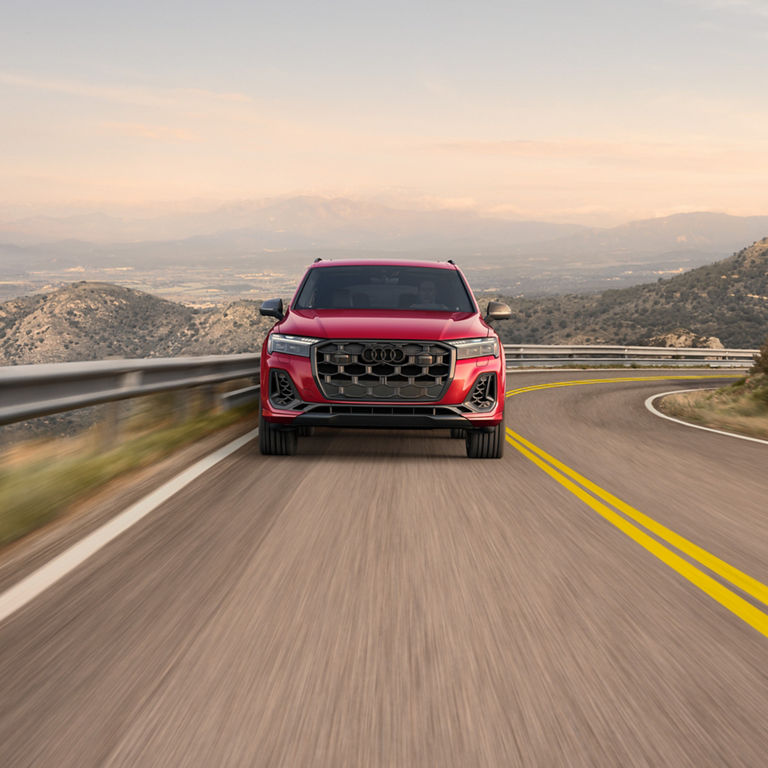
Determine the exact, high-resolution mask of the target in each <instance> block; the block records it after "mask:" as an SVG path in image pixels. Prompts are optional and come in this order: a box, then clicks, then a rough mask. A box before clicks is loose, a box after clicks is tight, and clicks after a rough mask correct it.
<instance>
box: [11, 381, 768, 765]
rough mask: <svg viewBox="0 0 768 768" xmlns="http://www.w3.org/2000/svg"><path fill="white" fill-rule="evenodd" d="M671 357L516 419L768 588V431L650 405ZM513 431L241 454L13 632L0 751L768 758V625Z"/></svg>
mask: <svg viewBox="0 0 768 768" xmlns="http://www.w3.org/2000/svg"><path fill="white" fill-rule="evenodd" d="M686 374H687V375H691V372H686ZM628 375H632V374H627V373H624V372H600V373H595V372H566V373H562V372H561V373H555V372H550V373H540V374H532V373H518V374H512V375H511V377H510V380H509V382H508V389H515V388H518V387H526V386H530V385H532V384H537V383H545V382H556V381H565V380H578V379H585V378H597V377H599V378H611V377H619V376H620V377H624V376H628ZM636 375H637V376H641V377H642V376H648V375H659V373H658V372H642V371H638V372H636ZM669 376H670V379H669V380H668V381H662V382H658V381H657V382H643V381H635V382H621V383H601V384H587V385H580V386H568V387H558V388H548V389H541V390H536V391H529V392H525V393H521V394H517V395H515V396H513V397H511V398H510V399H509V401H508V409H507V423H508V425H509V426H510V427H511V428H512V429H513V430H514V431H515V433H517V434H518V435H520V436H522V437H524V438H525V439H527V440H528V441H530V442H531V444H532V445H534V446H535V447H537V448H539V449H543V450H544V451H545V452H547V453H549V454H550V455H552V456H554V457H555V458H556V459H557V460H559V461H560V462H562V464H563V465H564V466H565V467H567V468H569V469H572V470H575V471H576V472H578V473H580V474H581V475H583V476H584V477H585V478H587V479H588V480H589V481H591V482H592V483H594V484H595V486H596V487H598V488H599V489H602V490H603V491H607V492H610V493H611V494H613V495H614V496H616V497H618V498H619V499H620V500H621V501H622V502H624V503H625V504H626V505H629V506H630V507H631V508H633V509H635V510H637V511H638V512H640V513H642V514H644V515H647V516H650V517H651V518H652V519H653V520H654V521H656V522H657V523H659V524H661V525H663V526H666V527H667V528H668V529H671V531H673V532H675V533H676V534H679V535H681V536H683V537H685V538H686V539H688V540H690V541H691V542H693V543H695V544H696V545H698V546H699V547H701V548H703V549H704V550H706V552H707V553H709V554H711V555H714V556H716V557H718V558H721V559H722V560H724V561H726V562H727V563H729V564H730V565H731V566H733V567H735V568H737V569H739V570H740V571H742V572H744V573H746V574H748V576H750V577H752V578H753V579H756V580H758V581H759V582H761V583H762V584H768V471H767V470H768V446H767V445H763V444H758V443H750V442H746V441H742V440H737V439H733V438H729V437H725V436H720V435H716V434H711V433H706V432H702V431H700V430H694V429H689V428H686V427H683V426H679V425H676V424H672V423H670V422H667V421H664V420H661V419H659V418H657V417H655V416H653V415H652V414H651V413H649V412H648V411H647V410H646V409H645V407H644V400H645V399H646V397H647V396H648V395H650V394H652V393H654V392H662V391H666V390H670V389H675V388H685V387H690V386H695V385H697V383H693V384H692V383H691V382H690V381H681V382H680V383H679V384H678V383H677V382H676V379H675V378H674V377H675V374H669ZM712 383H713V382H711V381H702V382H700V384H702V385H711V384H712ZM506 448H507V450H506V454H505V457H504V458H503V459H502V460H500V461H471V460H468V459H466V458H465V456H464V447H463V444H462V442H461V441H458V440H451V439H449V438H448V437H447V433H441V432H422V433H408V432H378V433H377V432H365V433H364V432H354V431H344V432H332V431H319V432H318V434H317V435H316V436H314V437H312V438H306V439H303V440H301V441H300V455H298V456H296V457H292V458H282V457H269V458H267V457H261V456H259V455H258V452H257V449H256V446H255V445H251V446H248V447H246V448H244V449H242V450H240V451H239V452H237V453H236V454H234V455H233V456H231V457H230V458H229V459H227V460H225V461H223V462H222V463H220V464H219V465H217V466H216V467H215V468H213V469H212V470H210V471H209V472H208V473H206V474H205V475H204V476H202V477H201V478H199V479H198V480H196V481H195V482H193V483H192V484H191V485H190V486H188V487H187V488H185V489H184V490H182V491H181V492H179V493H178V494H177V495H176V496H174V497H173V498H172V499H171V500H170V501H168V502H167V503H165V504H164V505H163V506H162V507H161V508H159V509H158V510H157V511H156V512H154V513H152V514H151V515H149V516H148V517H147V518H145V519H144V520H142V521H141V522H140V523H138V524H137V525H136V526H134V527H133V528H131V529H130V530H129V531H127V532H126V533H124V534H122V535H121V536H120V537H119V538H118V539H116V540H115V541H113V542H112V543H111V544H109V545H108V546H107V547H105V548H104V549H103V550H101V551H100V552H99V553H98V554H96V555H95V556H93V557H92V558H91V559H90V560H88V561H87V562H86V563H84V564H83V565H82V566H81V567H79V568H78V569H77V570H76V571H74V572H73V573H71V574H70V575H69V576H67V577H65V578H64V579H63V580H62V581H60V582H59V583H58V584H56V585H54V586H53V587H52V588H50V589H49V590H48V591H47V592H45V593H44V594H43V595H42V596H40V597H39V598H37V599H36V600H34V601H33V602H32V603H30V604H29V605H27V606H26V607H25V608H23V609H22V610H20V611H19V612H18V613H16V614H15V615H13V616H11V617H10V618H8V619H6V620H5V621H4V622H3V623H2V624H1V625H0V681H1V682H0V685H1V686H2V687H1V689H0V690H1V693H0V766H3V767H4V768H5V767H7V768H11V767H13V768H15V767H16V766H35V767H36V768H37V767H41V766H56V768H64V767H65V766H77V767H78V768H84V767H86V766H166V765H167V766H334V767H335V766H515V765H523V766H636V765H640V766H697V768H702V766H763V765H765V764H766V762H768V728H766V725H765V723H766V721H767V719H768V665H767V664H766V659H768V637H766V635H765V634H763V633H762V632H761V631H760V630H759V628H758V629H756V628H755V627H754V626H753V625H750V623H748V621H746V620H745V619H744V618H743V617H742V616H740V615H739V614H738V612H734V610H732V609H731V608H732V606H731V607H729V604H726V603H727V601H726V602H725V603H724V602H723V601H718V600H717V599H714V598H713V597H712V596H711V595H710V594H707V592H706V591H705V590H704V589H703V588H702V587H701V585H700V583H698V584H697V583H696V579H694V580H691V578H688V577H686V576H685V575H684V574H683V573H681V571H680V570H679V569H678V570H676V569H675V568H673V567H670V565H669V563H667V562H664V561H663V559H660V558H659V556H658V554H657V553H656V554H655V553H654V551H652V548H651V549H649V548H648V547H647V546H644V545H641V544H640V543H638V541H637V540H633V538H631V537H630V536H629V535H627V533H626V532H625V531H624V530H621V529H620V528H619V527H617V525H616V524H613V523H612V522H611V521H610V520H607V519H606V518H605V517H603V516H601V514H599V513H598V512H597V511H596V509H595V508H594V506H590V504H588V503H585V501H584V500H583V499H582V498H579V496H578V495H576V493H574V491H573V489H571V488H569V487H566V485H565V484H563V483H562V482H559V481H558V480H557V478H556V477H553V474H552V473H551V472H550V473H548V472H546V471H543V470H542V468H541V467H539V466H537V465H536V464H535V463H534V462H533V461H532V460H530V458H528V457H527V456H525V455H523V453H521V452H519V451H518V450H516V449H515V448H514V447H513V446H512V445H510V444H508V445H507V446H506ZM558 472H560V473H561V474H562V471H561V470H558ZM654 541H656V542H657V543H656V545H655V546H656V547H657V549H659V548H661V549H665V548H666V549H669V547H668V545H666V544H664V542H663V540H662V538H660V537H659V536H656V537H655V538H654ZM675 552H676V554H678V555H679V554H680V553H679V551H678V550H675ZM682 558H683V560H684V561H689V562H691V563H693V560H691V558H690V557H688V556H687V555H682ZM694 565H695V566H696V569H698V570H699V571H702V572H703V571H704V569H703V568H702V567H701V566H699V565H697V564H695V563H694ZM706 573H707V574H708V576H707V577H706V578H710V577H713V574H712V572H711V571H706ZM696 578H698V577H696ZM713 578H714V580H715V581H716V582H718V583H720V584H723V585H726V586H728V589H729V590H731V592H729V594H734V595H736V598H735V602H738V601H739V600H741V602H742V603H744V604H745V605H747V607H748V608H750V607H751V606H756V607H759V608H764V607H765V606H763V605H762V603H761V602H760V601H759V600H758V599H756V598H755V597H752V596H750V595H749V594H748V593H745V592H743V591H739V589H738V588H735V587H730V585H728V583H727V581H726V580H724V579H723V578H721V577H720V576H717V575H714V577H713ZM729 599H730V598H729ZM731 602H732V603H734V601H733V600H732V601H731ZM759 615H761V616H762V615H764V614H762V613H760V614H759Z"/></svg>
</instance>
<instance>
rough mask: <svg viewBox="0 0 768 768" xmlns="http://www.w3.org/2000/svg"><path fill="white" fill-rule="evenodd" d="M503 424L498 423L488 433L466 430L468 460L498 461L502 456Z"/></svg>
mask: <svg viewBox="0 0 768 768" xmlns="http://www.w3.org/2000/svg"><path fill="white" fill-rule="evenodd" d="M504 442H505V441H504V422H503V421H501V422H499V423H498V424H497V425H496V426H495V427H494V428H493V429H492V430H491V431H490V432H483V431H482V430H479V429H468V430H467V437H466V444H467V456H468V457H469V458H470V459H500V458H501V457H502V456H503V455H504Z"/></svg>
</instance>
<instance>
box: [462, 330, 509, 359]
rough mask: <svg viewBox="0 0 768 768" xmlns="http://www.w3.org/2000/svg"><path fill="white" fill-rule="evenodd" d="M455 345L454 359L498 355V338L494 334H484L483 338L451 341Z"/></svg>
mask: <svg viewBox="0 0 768 768" xmlns="http://www.w3.org/2000/svg"><path fill="white" fill-rule="evenodd" d="M451 344H453V346H454V347H456V359H457V360H466V359H467V358H470V357H490V356H491V355H493V356H494V357H498V356H499V340H498V339H497V338H496V337H495V336H486V337H485V338H483V339H461V340H460V341H452V342H451Z"/></svg>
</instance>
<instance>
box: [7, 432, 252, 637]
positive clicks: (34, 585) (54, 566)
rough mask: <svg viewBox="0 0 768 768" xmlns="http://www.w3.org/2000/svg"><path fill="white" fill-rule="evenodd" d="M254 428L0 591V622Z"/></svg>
mask: <svg viewBox="0 0 768 768" xmlns="http://www.w3.org/2000/svg"><path fill="white" fill-rule="evenodd" d="M258 432H259V430H258V429H252V430H251V431H250V432H246V433H245V434H244V435H242V436H241V437H238V438H237V439H236V440H233V441H232V442H231V443H228V444H227V445H224V446H222V447H221V448H219V449H218V450H216V451H214V452H213V453H211V454H210V455H208V456H206V457H205V458H203V459H200V460H199V461H197V462H195V463H194V464H193V465H192V466H191V467H188V468H187V469H185V470H184V471H183V472H181V473H179V474H178V475H176V477H173V478H171V479H170V480H168V482H166V483H163V485H161V486H160V487H159V488H156V489H155V490H154V491H152V492H151V493H149V494H147V495H146V496H144V498H142V499H139V501H137V502H136V503H135V504H131V506H130V507H128V508H127V509H126V510H124V511H123V512H121V513H120V514H119V515H117V516H116V517H113V518H112V519H111V520H110V521H109V522H107V523H105V524H104V525H102V526H101V527H100V528H97V529H96V530H95V531H93V532H91V533H89V534H88V535H87V536H86V537H85V538H83V539H81V540H80V541H78V542H77V544H73V545H72V546H71V547H69V549H66V550H65V551H64V552H62V553H61V554H60V555H57V556H56V557H54V558H53V560H50V561H49V562H47V563H46V564H45V565H43V566H41V567H40V568H38V569H37V570H36V571H33V572H32V573H30V574H29V576H25V577H24V578H23V579H22V580H21V581H19V582H18V583H16V584H14V585H13V586H12V587H10V588H9V589H7V590H6V591H5V592H3V593H2V594H0V622H1V621H3V620H4V619H6V618H8V616H10V615H11V614H12V613H15V612H16V611H18V610H19V609H20V608H23V607H24V606H25V605H26V604H27V603H29V602H30V601H31V600H33V599H34V598H36V597H37V596H38V595H39V594H41V593H42V592H44V591H45V590H46V589H48V587H50V586H52V585H53V584H55V583H56V582H57V581H59V579H61V578H63V577H64V576H66V575H67V574H68V573H70V572H71V571H73V570H74V569H75V568H77V567H78V566H79V565H80V564H81V563H83V562H85V561H86V560H87V559H88V558H89V557H91V555H94V554H95V553H96V552H98V551H99V550H100V549H101V548H102V547H105V546H106V545H107V544H109V542H111V541H112V540H113V539H116V538H117V537H118V536H119V535H120V534H121V533H123V532H124V531H126V530H128V528H130V527H131V526H132V525H135V524H136V523H138V522H139V520H141V519H142V518H144V517H146V516H147V515H148V514H149V513H150V512H152V511H154V510H155V509H157V507H159V506H160V505H161V504H162V503H163V502H165V501H167V500H168V499H170V498H171V496H173V495H174V494H176V493H178V492H179V491H180V490H181V489H182V488H184V487H185V486H186V485H188V484H189V483H191V482H192V481H193V480H195V479H196V478H198V477H200V475H202V474H203V473H204V472H207V471H208V470H209V469H211V467H213V466H215V465H216V464H218V463H219V462H220V461H223V460H224V459H226V458H227V456H230V455H231V454H233V453H234V452H235V451H237V450H239V449H240V448H242V447H243V446H244V445H246V444H247V443H249V442H250V441H251V440H253V439H254V438H255V437H256V436H257V435H258Z"/></svg>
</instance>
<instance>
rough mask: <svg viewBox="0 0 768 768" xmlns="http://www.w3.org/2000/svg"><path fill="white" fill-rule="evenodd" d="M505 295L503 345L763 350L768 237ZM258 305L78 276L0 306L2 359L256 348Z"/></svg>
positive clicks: (261, 323)
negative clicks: (687, 260)
mask: <svg viewBox="0 0 768 768" xmlns="http://www.w3.org/2000/svg"><path fill="white" fill-rule="evenodd" d="M485 301H487V298H486V299H483V300H482V301H481V304H482V303H484V302H485ZM506 301H507V302H508V303H509V304H510V306H511V308H512V317H511V319H510V320H507V321H503V322H499V323H498V330H499V333H500V335H501V337H502V339H503V341H504V342H506V343H527V344H535V343H545V344H547V343H548V344H558V343H593V344H651V345H662V346H667V345H671V346H674V345H679V346H680V345H681V346H719V345H720V344H723V345H725V346H726V347H740V348H758V347H759V346H760V345H761V344H762V343H763V341H764V340H765V338H766V336H768V238H765V239H763V240H761V241H759V242H756V243H754V244H753V245H751V246H749V247H747V248H743V249H742V250H740V251H738V252H737V253H735V254H734V255H733V256H731V257H729V258H727V259H724V260H722V261H719V262H717V263H715V264H711V265H708V266H704V267H700V268H698V269H693V270H691V271H689V272H686V273H683V274H680V275H676V276H675V277H672V278H667V279H659V280H657V281H655V282H652V283H647V284H644V285H637V286H632V287H630V288H625V289H617V290H608V291H603V292H602V293H597V294H591V295H590V294H581V295H576V294H571V295H564V296H548V297H543V298H539V299H528V298H518V297H510V298H508V299H506ZM259 306H260V302H259V301H244V300H241V301H234V302H230V303H228V304H226V305H224V306H220V307H213V308H209V309H196V308H192V307H189V306H185V305H183V304H179V303H176V302H172V301H167V300H165V299H161V298H159V297H157V296H153V295H150V294H147V293H143V292H141V291H136V290H133V289H130V288H125V287H123V286H117V285H112V284H109V283H90V282H82V281H81V282H77V283H72V284H69V285H66V286H64V287H62V288H60V289H58V290H55V291H52V292H50V293H37V294H32V295H28V296H23V297H20V298H16V299H13V300H11V301H6V302H4V303H2V304H0V364H4V365H19V364H24V363H44V362H46V363H47V362H64V361H75V360H99V359H106V358H109V357H118V358H119V357H127V358H131V357H173V356H177V355H193V356H194V355H206V354H226V353H236V352H254V351H258V350H259V349H260V347H261V342H262V341H263V339H264V336H265V335H266V333H267V331H268V330H269V328H270V327H271V325H272V321H271V320H270V319H268V318H264V317H261V316H260V315H259V312H258V309H259Z"/></svg>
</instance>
